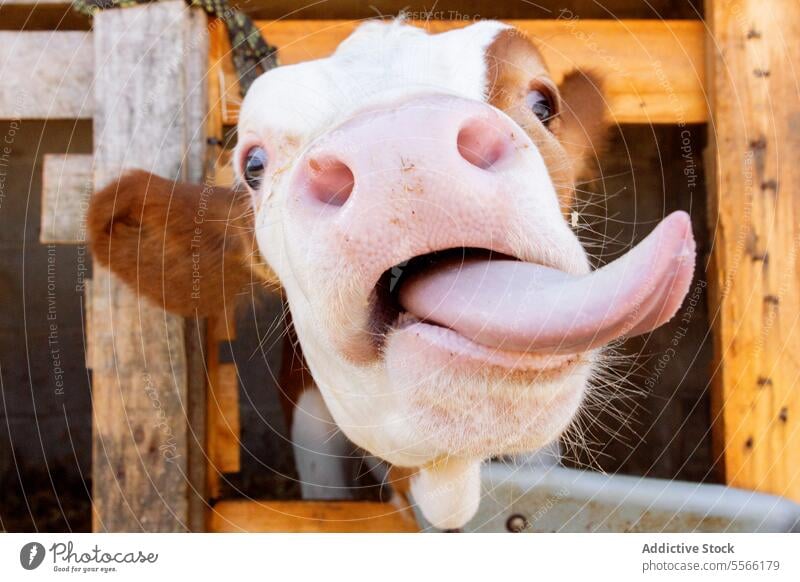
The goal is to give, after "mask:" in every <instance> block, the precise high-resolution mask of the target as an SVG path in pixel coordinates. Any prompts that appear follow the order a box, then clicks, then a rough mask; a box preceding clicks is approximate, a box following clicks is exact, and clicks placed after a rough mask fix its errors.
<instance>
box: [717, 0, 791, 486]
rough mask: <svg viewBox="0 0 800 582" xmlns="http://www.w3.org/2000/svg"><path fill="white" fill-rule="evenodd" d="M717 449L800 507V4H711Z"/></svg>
mask: <svg viewBox="0 0 800 582" xmlns="http://www.w3.org/2000/svg"><path fill="white" fill-rule="evenodd" d="M706 7H707V9H706V20H707V24H708V26H709V31H710V33H709V38H708V60H709V65H710V66H709V75H708V79H709V96H710V106H711V122H710V123H709V138H710V148H711V150H710V151H711V153H712V154H713V155H712V156H709V158H713V160H712V162H713V165H712V169H713V170H714V171H713V172H709V175H712V176H714V178H715V180H713V181H712V187H711V190H710V193H709V199H710V207H711V208H710V212H709V216H710V217H711V218H710V220H711V224H710V228H711V237H712V244H713V247H712V249H713V250H712V252H713V254H712V265H711V269H710V273H709V278H710V279H711V281H710V283H712V293H711V295H710V299H711V305H710V308H709V313H710V315H711V317H712V321H713V325H714V332H715V343H716V361H715V368H714V386H713V393H712V403H713V417H712V420H713V421H714V423H715V425H714V427H715V432H714V437H715V438H714V442H715V448H716V451H717V453H718V455H719V457H720V458H721V459H722V460H723V464H724V474H725V480H726V482H727V483H729V484H731V485H734V486H739V487H744V488H747V489H756V490H760V491H768V492H772V493H777V494H780V495H785V496H788V497H790V498H793V499H795V500H798V501H800V382H798V380H800V355H799V354H800V267H799V266H798V265H799V264H800V263H799V262H800V193H798V189H797V184H798V183H800V163H799V162H798V152H800V96H799V95H798V85H797V78H796V71H797V63H800V43H798V40H797V39H798V38H800V3H798V2H797V0H774V1H772V2H769V3H764V2H761V1H759V0H707V2H706Z"/></svg>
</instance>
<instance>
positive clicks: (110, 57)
mask: <svg viewBox="0 0 800 582" xmlns="http://www.w3.org/2000/svg"><path fill="white" fill-rule="evenodd" d="M198 21H199V23H200V24H198ZM94 26H95V32H94V39H95V54H96V57H97V62H98V63H102V66H99V67H98V68H97V70H96V76H95V95H96V100H95V102H96V103H97V104H98V107H97V108H96V111H95V116H94V146H95V151H94V163H95V188H101V187H103V186H104V185H106V184H107V183H108V182H109V181H110V180H112V179H114V178H116V177H117V176H118V175H119V174H120V173H121V172H122V171H123V170H125V169H127V168H134V167H138V168H142V169H145V170H147V171H150V172H153V173H156V174H158V175H161V176H164V177H167V178H173V179H188V178H190V177H197V174H198V172H200V171H201V169H202V154H201V149H200V148H199V147H198V146H196V145H193V144H195V143H196V142H198V141H199V143H201V144H202V143H204V141H205V139H204V124H203V123H200V122H199V121H197V119H198V114H199V113H202V112H199V111H195V110H194V109H199V108H200V107H201V105H200V104H201V103H202V102H203V101H202V99H203V97H202V96H204V95H205V84H204V83H203V82H201V79H199V78H193V76H194V75H196V74H198V72H199V71H205V59H206V58H207V51H206V50H199V51H198V50H194V49H195V44H197V46H199V47H201V49H203V48H204V45H203V42H204V41H203V39H202V38H198V35H200V37H202V36H203V35H205V34H206V24H205V15H204V14H203V13H202V12H200V11H190V10H188V9H186V8H185V5H184V3H183V2H182V1H180V0H177V1H174V2H159V3H157V4H150V5H147V6H140V7H135V8H126V9H121V10H107V11H102V12H100V13H99V14H98V15H97V16H96V17H95V23H94ZM198 43H199V44H198ZM142 47H147V50H146V51H144V52H143V51H142ZM190 59H199V60H200V62H199V63H195V64H191V65H190V64H187V60H190ZM194 91H201V93H202V95H201V96H200V97H198V96H197V95H194V94H193V92H194ZM200 119H202V116H201V117H200ZM198 123H199V127H198V126H197V124H198ZM190 124H194V125H190ZM187 152H189V154H188V155H190V156H194V157H195V158H197V157H199V159H195V160H192V161H190V162H187V161H186V156H187ZM91 298H92V315H91V321H92V330H91V331H90V333H91V334H92V336H93V337H92V340H91V345H92V350H91V352H92V362H91V364H92V370H93V377H92V388H93V403H94V423H95V424H94V429H95V431H94V451H93V468H92V477H93V501H94V510H95V515H94V529H95V530H96V531H185V530H187V529H190V528H192V527H193V525H192V524H193V523H194V522H195V520H194V519H193V518H192V517H191V515H192V509H191V507H190V505H191V504H190V501H189V499H190V496H192V495H203V492H202V481H204V479H201V480H200V481H201V483H200V485H199V490H198V483H197V482H196V476H193V475H190V469H189V466H188V463H189V439H190V431H189V420H188V419H189V418H191V417H192V416H193V413H192V410H191V409H190V406H191V405H190V400H189V394H188V390H189V386H190V385H193V381H192V379H191V378H190V371H189V370H190V368H194V367H195V366H190V361H191V360H192V359H193V355H192V353H191V346H188V347H187V339H186V335H185V326H184V321H183V320H182V319H181V318H179V317H175V316H172V315H169V314H166V313H165V312H163V311H161V310H160V309H158V308H156V307H155V306H154V305H153V304H151V303H150V302H149V301H147V300H145V299H142V298H139V297H138V296H137V294H136V292H135V290H132V289H129V288H128V287H126V286H125V285H123V284H122V283H121V282H119V281H117V280H116V278H115V277H114V276H113V275H112V274H111V273H110V272H109V271H108V270H106V269H104V268H103V267H101V266H100V265H99V264H97V263H95V264H94V277H93V281H92V294H91ZM193 343H194V342H193Z"/></svg>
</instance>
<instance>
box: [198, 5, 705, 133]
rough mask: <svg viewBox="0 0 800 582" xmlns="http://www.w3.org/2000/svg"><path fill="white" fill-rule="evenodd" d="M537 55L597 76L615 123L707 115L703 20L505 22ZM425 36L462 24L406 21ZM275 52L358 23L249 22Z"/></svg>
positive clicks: (312, 43)
mask: <svg viewBox="0 0 800 582" xmlns="http://www.w3.org/2000/svg"><path fill="white" fill-rule="evenodd" d="M508 22H509V23H510V24H513V25H515V26H517V27H518V28H520V29H521V30H523V31H524V32H525V33H527V34H528V35H530V36H531V37H532V38H533V39H535V41H536V42H537V44H538V46H539V47H540V49H541V50H542V53H543V56H544V59H545V61H546V62H547V65H548V67H549V68H550V70H551V73H552V75H553V77H554V79H555V80H556V81H557V82H558V81H560V80H561V79H562V78H563V77H564V75H565V74H566V73H569V72H570V71H571V70H573V69H575V68H585V69H589V70H592V71H595V72H597V73H598V74H600V75H602V76H603V78H604V79H605V81H606V91H607V93H608V102H609V109H610V118H611V120H612V121H614V122H617V123H681V122H682V123H700V122H704V121H706V120H707V118H708V111H707V106H706V98H705V88H704V83H705V61H704V33H703V23H702V22H700V21H693V20H681V21H669V20H660V21H656V20H616V21H615V20H579V19H574V20H569V19H561V20H510V21H508ZM411 23H412V24H414V25H417V26H422V27H424V28H426V29H428V30H430V31H432V32H442V31H445V30H448V29H451V28H455V27H461V26H466V25H467V24H469V23H468V22H464V21H430V22H414V21H412V22H411ZM257 24H258V26H259V28H260V29H261V31H262V33H263V34H264V35H265V36H266V37H267V38H268V39H269V41H270V42H271V43H272V44H274V45H276V46H278V47H279V57H280V62H281V63H282V64H292V63H298V62H301V61H305V60H309V59H317V58H321V57H325V56H328V55H329V54H331V53H332V52H333V51H334V50H335V48H336V47H337V46H338V45H339V43H340V42H341V41H342V40H344V39H345V38H346V37H347V36H348V35H349V34H350V33H351V32H352V31H353V30H354V29H355V27H356V26H357V25H358V24H359V22H358V21H351V20H277V21H269V22H266V21H262V22H258V23H257ZM216 43H221V44H222V45H223V48H222V49H221V50H220V49H215V50H216V52H217V54H222V55H227V56H226V58H225V59H224V60H223V66H222V69H223V73H224V88H223V90H222V92H221V95H220V98H221V100H222V105H223V119H224V122H225V123H226V124H228V125H235V124H236V121H237V119H238V114H239V104H240V102H241V99H240V97H239V87H238V82H237V76H236V73H235V71H234V69H233V64H232V62H231V59H230V58H229V54H230V53H229V51H230V44H229V43H228V40H227V38H226V37H224V36H218V37H215V39H214V44H216Z"/></svg>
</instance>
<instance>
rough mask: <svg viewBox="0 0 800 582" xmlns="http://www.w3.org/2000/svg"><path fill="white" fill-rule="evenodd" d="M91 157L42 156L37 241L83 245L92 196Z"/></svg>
mask: <svg viewBox="0 0 800 582" xmlns="http://www.w3.org/2000/svg"><path fill="white" fill-rule="evenodd" d="M93 159H94V158H93V156H92V155H91V154H46V155H45V156H44V161H43V169H42V214H41V230H40V231H39V242H41V243H42V244H48V243H56V244H81V243H85V242H86V212H87V211H88V209H89V199H90V197H91V195H92V185H93V181H92V165H93Z"/></svg>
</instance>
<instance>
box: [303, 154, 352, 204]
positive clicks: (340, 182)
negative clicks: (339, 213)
mask: <svg viewBox="0 0 800 582" xmlns="http://www.w3.org/2000/svg"><path fill="white" fill-rule="evenodd" d="M307 175H308V191H309V193H310V194H311V195H312V196H313V197H314V198H316V199H317V200H319V201H320V202H322V203H324V204H330V205H331V206H342V205H343V204H344V203H345V202H347V199H348V198H350V194H351V193H352V192H353V186H354V185H355V177H354V176H353V172H352V170H350V168H349V167H348V166H347V164H345V163H344V162H342V161H340V160H337V159H332V158H327V159H315V158H312V159H311V160H309V162H308V174H307Z"/></svg>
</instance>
